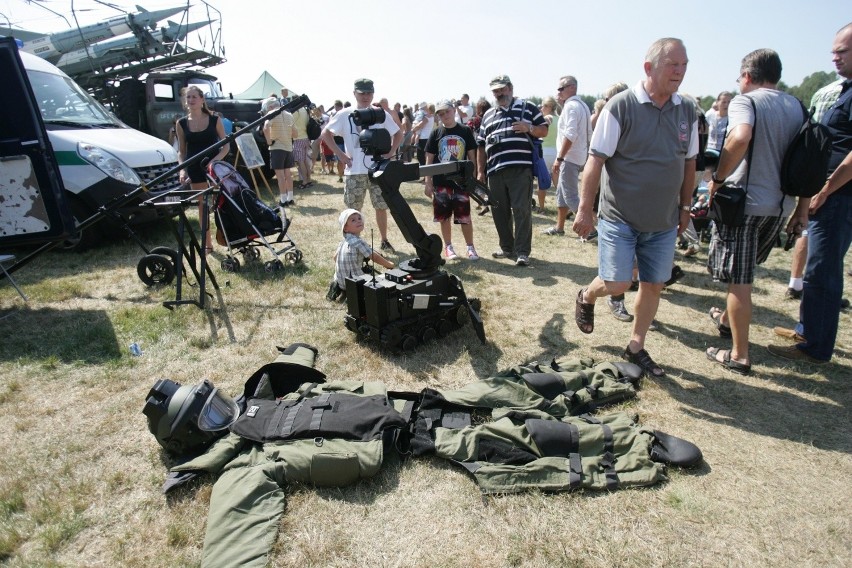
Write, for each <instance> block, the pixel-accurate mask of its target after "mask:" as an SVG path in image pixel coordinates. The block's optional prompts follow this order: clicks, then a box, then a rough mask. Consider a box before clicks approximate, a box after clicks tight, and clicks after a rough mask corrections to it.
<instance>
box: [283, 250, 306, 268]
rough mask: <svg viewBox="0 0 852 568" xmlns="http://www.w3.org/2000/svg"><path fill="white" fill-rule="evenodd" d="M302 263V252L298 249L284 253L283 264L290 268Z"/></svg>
mask: <svg viewBox="0 0 852 568" xmlns="http://www.w3.org/2000/svg"><path fill="white" fill-rule="evenodd" d="M301 261H302V251H300V250H299V249H296V250H291V251H287V252H285V253H284V262H286V263H287V264H289V265H290V266H296V265H297V264H299V263H300V262H301Z"/></svg>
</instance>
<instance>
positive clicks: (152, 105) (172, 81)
mask: <svg viewBox="0 0 852 568" xmlns="http://www.w3.org/2000/svg"><path fill="white" fill-rule="evenodd" d="M189 86H196V87H198V88H200V89H201V91H202V92H203V93H204V98H205V99H206V101H207V106H208V107H210V109H211V110H215V111H218V112H220V113H222V116H224V117H226V118H228V119H230V120H231V121H232V122H234V124H235V125H242V124H247V123H249V122H252V121H254V120H257V118H258V116H259V114H258V113H259V112H260V101H257V100H234V99H231V98H229V97H225V96H224V95H223V94H222V89H221V86H220V85H219V83H218V82H217V80H216V77H214V76H212V75H207V74H206V73H202V72H200V71H195V70H182V71H163V72H156V73H148V74H147V75H146V76H145V77H144V78H142V79H135V78H125V79H122V80H120V81H119V82H118V83H117V85H115V86H114V88H113V89H112V90H111V92H110V93H109V95H110V98H109V100H107V101H103V100H102V101H101V102H106V103H108V104H109V105H110V107H111V108H112V111H113V113H115V115H116V116H117V117H118V118H119V119H120V120H121V121H122V122H124V123H125V124H127V125H128V126H130V127H131V128H135V129H137V130H141V131H142V132H146V133H148V134H151V135H152V136H156V137H158V138H162V139H167V138H168V135H169V129H170V128H171V127H172V125H174V121H175V118H177V117H181V116H184V115H185V114H186V111H185V110H184V109H183V107H182V105H181V101H180V92H181V90H182V89H184V88H186V87H189ZM261 138H262V137H261Z"/></svg>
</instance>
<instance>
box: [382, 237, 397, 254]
mask: <svg viewBox="0 0 852 568" xmlns="http://www.w3.org/2000/svg"><path fill="white" fill-rule="evenodd" d="M380 248H381V249H382V250H384V251H388V252H396V251H395V250H394V248H393V247H392V246H391V244H390V241H388V240H387V239H384V240H383V241H382V245H381V247H380Z"/></svg>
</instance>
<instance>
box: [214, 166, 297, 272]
mask: <svg viewBox="0 0 852 568" xmlns="http://www.w3.org/2000/svg"><path fill="white" fill-rule="evenodd" d="M207 173H208V176H209V177H210V180H211V181H212V182H213V183H214V184H215V185H218V186H219V193H218V196H217V197H216V202H215V204H214V205H213V213H214V218H215V220H216V227H217V231H216V241H217V242H218V243H219V244H221V245H227V246H228V256H227V257H225V258H224V259H223V260H222V270H224V271H226V272H236V271H238V270H239V269H240V261H239V260H238V259H237V257H236V254H242V256H243V260H244V262H245V263H246V264H248V263H249V262H252V261H256V260H259V259H260V247H265V248H266V249H267V250H268V251H269V252H270V253H272V255H273V256H274V257H275V259H274V260H270V261H267V262H265V263H264V264H263V268H264V270H266V271H267V272H275V271H277V270H280V269H281V268H283V267H284V263H285V262H286V263H287V264H289V265H291V266H295V265H296V264H299V263H300V262H301V261H302V251H300V250H299V249H298V248H296V243H294V242H293V240H292V239H291V238H290V237H288V236H287V229H288V228H289V227H290V220H289V219H288V218H287V214H286V213H285V212H284V209H283V208H282V207H279V208H277V209H272V208H271V207H268V206H267V205H266V204H265V203H263V202H262V201H261V200H260V199H258V198H257V195H255V193H254V191H252V190H251V188H250V187H249V186H248V184H247V183H246V181H245V179H243V176H241V175H240V173H239V172H238V171H237V170H236V169H234V167H233V166H232V165H231V164H229V163H227V162H221V161H214V162H211V163H210V165H209V166H208V168H207ZM276 247H280V248H276ZM282 257H283V259H284V261H283V262H282V261H281V258H282Z"/></svg>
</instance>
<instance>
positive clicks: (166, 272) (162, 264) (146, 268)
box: [136, 254, 175, 286]
mask: <svg viewBox="0 0 852 568" xmlns="http://www.w3.org/2000/svg"><path fill="white" fill-rule="evenodd" d="M136 273H137V274H138V275H139V279H140V280H142V282H143V283H144V284H145V285H146V286H154V285H155V284H159V285H165V284H170V283H171V281H172V280H174V277H175V265H174V264H172V259H170V258H169V257H167V256H166V255H163V254H146V255H145V256H143V257H142V258H141V259H140V260H139V264H138V265H136Z"/></svg>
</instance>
